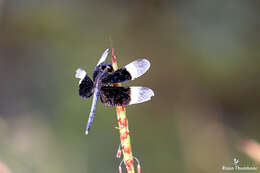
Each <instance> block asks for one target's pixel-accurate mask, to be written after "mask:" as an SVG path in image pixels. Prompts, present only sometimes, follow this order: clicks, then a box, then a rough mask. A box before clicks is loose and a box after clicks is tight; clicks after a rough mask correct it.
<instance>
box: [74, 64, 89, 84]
mask: <svg viewBox="0 0 260 173" xmlns="http://www.w3.org/2000/svg"><path fill="white" fill-rule="evenodd" d="M86 75H87V72H86V71H85V70H83V69H82V68H78V69H77V71H76V74H75V78H79V79H80V81H79V84H80V83H81V82H82V80H83V79H84V78H85V76H86Z"/></svg>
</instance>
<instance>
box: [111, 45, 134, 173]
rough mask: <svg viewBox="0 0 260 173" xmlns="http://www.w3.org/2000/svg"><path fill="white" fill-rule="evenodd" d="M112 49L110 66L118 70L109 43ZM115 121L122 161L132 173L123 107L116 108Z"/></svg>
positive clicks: (126, 121)
mask: <svg viewBox="0 0 260 173" xmlns="http://www.w3.org/2000/svg"><path fill="white" fill-rule="evenodd" d="M111 49H112V66H113V69H114V70H117V69H118V66H117V61H116V56H115V54H114V48H113V46H112V42H111ZM114 85H115V86H121V84H114ZM116 114H117V121H118V127H119V132H120V141H121V148H122V151H123V157H124V158H123V159H124V163H125V166H126V169H127V172H128V173H134V172H135V169H134V159H133V154H132V147H131V140H130V131H129V128H128V120H127V117H126V109H125V106H117V107H116Z"/></svg>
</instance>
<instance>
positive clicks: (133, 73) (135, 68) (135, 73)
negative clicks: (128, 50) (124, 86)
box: [102, 59, 150, 84]
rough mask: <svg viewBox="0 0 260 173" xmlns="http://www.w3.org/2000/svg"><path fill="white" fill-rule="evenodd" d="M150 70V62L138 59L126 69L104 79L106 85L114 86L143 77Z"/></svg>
mask: <svg viewBox="0 0 260 173" xmlns="http://www.w3.org/2000/svg"><path fill="white" fill-rule="evenodd" d="M149 68H150V62H149V61H148V60H147V59H137V60H135V61H133V62H131V63H130V64H128V65H126V66H125V67H123V68H121V69H119V70H116V71H114V72H112V73H111V74H109V75H107V76H106V77H104V78H103V79H102V83H104V84H114V83H121V82H127V81H129V80H134V79H135V78H137V77H139V76H141V75H143V74H144V73H145V72H146V71H147V70H148V69H149Z"/></svg>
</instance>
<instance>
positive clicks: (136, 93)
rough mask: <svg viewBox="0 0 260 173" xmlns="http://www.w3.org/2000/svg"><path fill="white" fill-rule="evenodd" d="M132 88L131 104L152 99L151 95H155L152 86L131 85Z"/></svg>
mask: <svg viewBox="0 0 260 173" xmlns="http://www.w3.org/2000/svg"><path fill="white" fill-rule="evenodd" d="M130 88H131V91H130V94H131V100H130V103H129V104H130V105H131V104H137V103H142V102H146V101H148V100H151V97H152V96H154V92H153V90H151V89H150V88H146V87H130Z"/></svg>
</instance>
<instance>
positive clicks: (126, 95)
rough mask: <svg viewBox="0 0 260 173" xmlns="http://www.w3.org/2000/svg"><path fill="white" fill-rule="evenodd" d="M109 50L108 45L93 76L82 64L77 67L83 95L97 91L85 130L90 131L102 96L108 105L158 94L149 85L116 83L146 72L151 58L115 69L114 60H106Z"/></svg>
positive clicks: (134, 100) (131, 101) (137, 101)
mask: <svg viewBox="0 0 260 173" xmlns="http://www.w3.org/2000/svg"><path fill="white" fill-rule="evenodd" d="M108 54H109V49H106V50H105V52H104V53H103V54H102V56H101V58H100V59H99V61H98V63H97V65H96V67H95V68H94V71H93V80H91V78H90V77H89V76H88V74H87V72H86V71H85V70H84V69H82V68H78V69H77V70H76V75H75V77H76V78H79V79H80V81H79V95H80V96H81V97H83V98H89V97H91V96H92V95H93V100H92V105H91V110H90V114H89V119H88V122H87V125H86V130H85V134H86V135H87V134H88V133H89V129H90V126H91V124H92V122H93V119H94V115H95V110H96V106H97V102H98V98H99V97H100V100H101V102H102V103H103V104H104V105H105V106H128V105H132V104H137V103H143V102H146V101H148V100H150V99H151V97H152V96H154V92H153V90H152V89H150V88H147V87H142V86H131V87H128V86H122V87H121V86H120V87H119V86H114V84H116V83H124V82H128V81H131V80H134V79H136V78H138V77H139V76H142V75H143V74H144V73H145V72H146V71H147V70H148V69H149V68H150V62H149V61H148V60H147V59H145V58H140V59H137V60H135V61H133V62H131V63H129V64H128V65H126V66H124V67H123V68H120V69H118V70H114V69H113V66H112V64H109V63H107V62H105V60H106V58H107V56H108Z"/></svg>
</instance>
